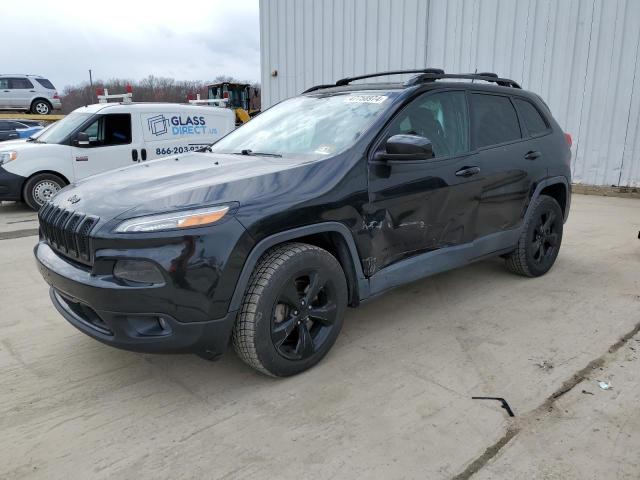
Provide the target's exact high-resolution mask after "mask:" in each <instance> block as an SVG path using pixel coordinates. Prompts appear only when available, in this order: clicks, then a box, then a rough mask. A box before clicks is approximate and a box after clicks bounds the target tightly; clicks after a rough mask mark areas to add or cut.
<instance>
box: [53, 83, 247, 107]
mask: <svg viewBox="0 0 640 480" xmlns="http://www.w3.org/2000/svg"><path fill="white" fill-rule="evenodd" d="M220 82H234V83H249V82H239V81H238V80H236V79H235V78H234V77H231V76H227V75H219V76H217V77H216V78H215V79H214V80H213V81H212V82H203V81H199V80H175V79H173V78H166V77H156V76H154V75H149V76H148V77H146V78H143V79H142V80H140V81H138V82H136V81H133V80H127V79H123V78H114V79H111V80H108V81H102V80H97V81H94V82H93V89H92V88H91V86H90V85H89V83H88V82H85V83H81V84H79V85H75V86H70V87H66V88H65V89H64V91H63V97H62V111H63V113H69V112H71V111H73V110H75V109H76V108H78V107H82V106H84V105H89V104H91V103H96V102H97V101H98V99H97V95H96V90H98V89H105V88H106V89H108V90H109V93H124V92H125V91H126V89H127V86H128V85H131V87H132V88H133V100H134V101H136V102H170V103H185V102H186V101H187V99H188V97H190V96H193V97H195V96H196V95H197V94H200V96H201V97H202V98H207V85H210V84H212V83H220ZM250 104H251V109H256V108H257V109H259V108H260V84H257V83H256V84H252V85H251V89H250Z"/></svg>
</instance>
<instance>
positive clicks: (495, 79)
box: [302, 68, 521, 93]
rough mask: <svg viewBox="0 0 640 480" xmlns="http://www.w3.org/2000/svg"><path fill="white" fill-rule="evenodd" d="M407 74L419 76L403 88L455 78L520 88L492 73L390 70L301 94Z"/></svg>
mask: <svg viewBox="0 0 640 480" xmlns="http://www.w3.org/2000/svg"><path fill="white" fill-rule="evenodd" d="M408 73H419V74H420V75H416V76H414V77H412V78H410V79H409V80H407V81H406V82H405V83H404V85H405V86H411V85H418V84H420V83H426V82H433V81H435V80H440V79H445V78H455V79H466V80H482V81H485V82H492V83H495V84H497V85H500V86H501V87H512V88H521V87H520V85H519V84H518V83H517V82H515V81H513V80H511V79H509V78H501V77H499V76H498V74H496V73H492V72H482V73H444V70H442V69H440V68H423V69H418V70H392V71H390V72H379V73H369V74H367V75H358V76H356V77H345V78H341V79H340V80H338V81H337V82H336V83H335V84H324V85H315V86H313V87H311V88H308V89H307V90H305V91H304V92H302V93H309V92H314V91H316V90H322V89H324V88H331V87H343V86H345V85H349V84H350V83H351V82H354V81H356V80H363V79H365V78H373V77H382V76H386V75H402V74H408Z"/></svg>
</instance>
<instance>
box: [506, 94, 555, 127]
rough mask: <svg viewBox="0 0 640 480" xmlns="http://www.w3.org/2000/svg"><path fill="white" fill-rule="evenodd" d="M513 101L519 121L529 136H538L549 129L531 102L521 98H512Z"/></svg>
mask: <svg viewBox="0 0 640 480" xmlns="http://www.w3.org/2000/svg"><path fill="white" fill-rule="evenodd" d="M513 101H514V102H515V104H516V106H517V107H518V112H519V113H520V120H521V121H522V124H523V126H524V128H525V129H526V130H527V133H528V134H529V135H538V134H540V133H544V132H546V131H547V130H548V129H549V125H548V124H547V121H546V120H545V119H544V117H543V116H542V114H541V113H540V112H539V111H538V109H537V108H536V107H535V106H534V105H533V104H532V103H531V102H529V101H527V100H523V99H521V98H514V99H513Z"/></svg>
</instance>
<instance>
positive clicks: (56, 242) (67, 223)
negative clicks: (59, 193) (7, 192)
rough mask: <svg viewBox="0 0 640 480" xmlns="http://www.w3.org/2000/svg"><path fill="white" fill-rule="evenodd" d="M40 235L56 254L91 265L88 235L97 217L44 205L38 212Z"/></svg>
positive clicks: (96, 221)
mask: <svg viewBox="0 0 640 480" xmlns="http://www.w3.org/2000/svg"><path fill="white" fill-rule="evenodd" d="M38 220H39V221H40V234H41V235H42V237H43V238H44V239H45V240H46V242H47V243H48V244H49V245H50V246H51V248H53V249H54V250H57V251H58V252H60V253H62V254H63V255H65V256H67V257H70V258H72V259H75V260H79V261H81V262H83V263H91V249H90V248H89V234H90V233H91V230H92V229H93V227H94V226H95V225H96V223H98V218H97V217H92V216H88V215H84V214H82V213H78V212H72V211H69V210H63V209H61V208H59V207H55V206H53V205H51V204H46V205H45V206H44V207H42V208H41V209H40V212H38Z"/></svg>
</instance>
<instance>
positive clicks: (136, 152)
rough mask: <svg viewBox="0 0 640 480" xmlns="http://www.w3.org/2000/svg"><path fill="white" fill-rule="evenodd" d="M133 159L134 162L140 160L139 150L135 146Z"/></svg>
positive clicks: (132, 151) (132, 154)
mask: <svg viewBox="0 0 640 480" xmlns="http://www.w3.org/2000/svg"><path fill="white" fill-rule="evenodd" d="M131 160H133V161H134V162H137V161H138V150H136V149H135V148H134V149H133V150H131Z"/></svg>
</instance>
